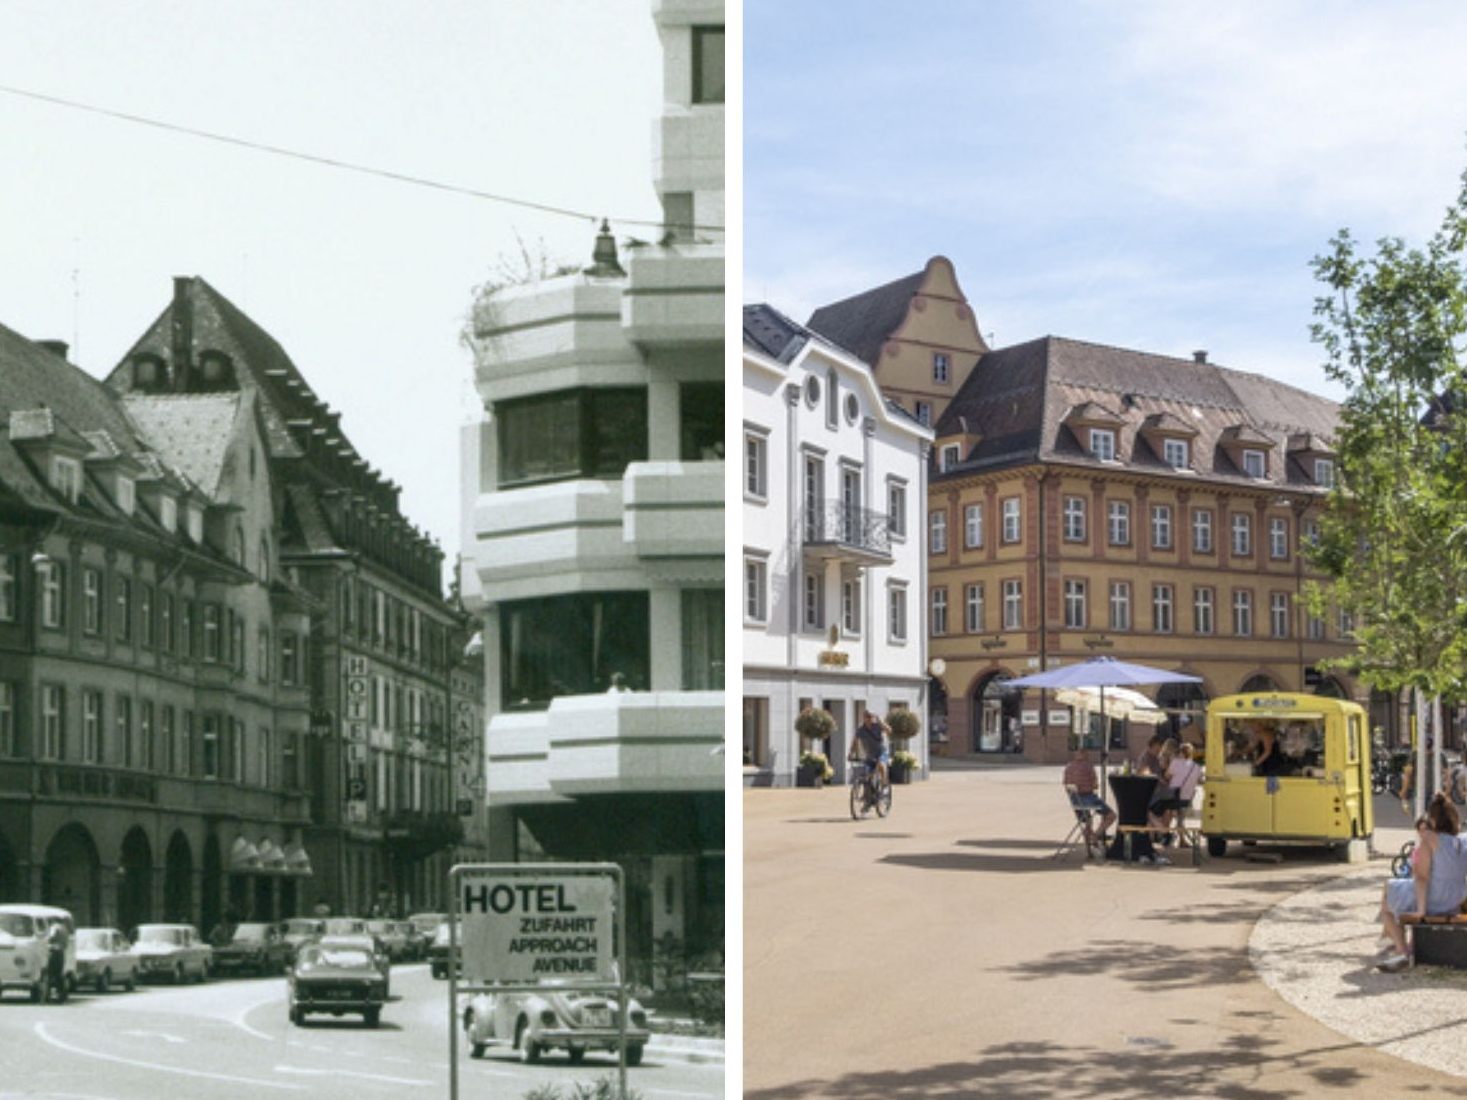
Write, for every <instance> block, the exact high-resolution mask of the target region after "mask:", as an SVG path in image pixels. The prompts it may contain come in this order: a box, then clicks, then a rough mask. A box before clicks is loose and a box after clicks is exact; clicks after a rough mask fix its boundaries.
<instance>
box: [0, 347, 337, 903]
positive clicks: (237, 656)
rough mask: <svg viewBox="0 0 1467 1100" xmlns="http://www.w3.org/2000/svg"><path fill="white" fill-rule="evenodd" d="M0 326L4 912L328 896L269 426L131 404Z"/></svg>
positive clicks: (202, 400) (254, 407) (212, 400)
mask: <svg viewBox="0 0 1467 1100" xmlns="http://www.w3.org/2000/svg"><path fill="white" fill-rule="evenodd" d="M65 352H66V349H65V346H64V345H55V344H47V345H38V344H34V343H31V342H30V341H27V340H25V339H23V338H21V337H20V336H18V335H16V334H15V333H14V332H11V331H10V330H8V329H4V328H0V899H3V900H5V901H44V902H50V903H53V904H57V905H62V906H65V907H66V908H68V909H70V910H72V912H73V913H74V914H75V916H76V918H77V921H78V923H79V924H86V925H99V924H101V925H117V926H120V927H123V928H128V927H132V926H133V925H136V924H138V923H140V922H145V921H150V920H173V921H189V922H195V923H199V924H201V925H202V926H203V927H204V928H205V929H208V928H210V927H212V926H213V925H214V924H215V923H216V922H218V921H219V919H220V917H221V916H222V915H223V913H224V912H225V911H226V909H229V908H232V909H234V910H235V911H236V912H237V913H239V914H241V915H245V914H251V915H254V916H257V917H260V918H268V917H273V916H279V915H288V914H291V913H294V912H295V911H296V909H297V907H298V906H299V905H300V904H302V903H303V902H304V901H305V900H306V899H307V898H308V897H310V896H311V895H312V893H313V889H312V884H313V881H314V877H315V876H314V874H313V861H312V859H311V857H310V855H309V853H308V851H307V849H306V846H305V844H304V840H305V836H306V833H307V831H308V829H309V827H310V823H311V816H310V806H309V799H308V796H307V794H306V775H307V773H306V766H305V765H306V751H307V744H308V725H309V713H310V705H309V692H308V687H307V684H306V678H305V669H304V666H303V664H302V663H301V654H302V652H303V651H304V648H305V645H306V638H307V635H308V633H309V630H310V621H311V619H310V617H311V615H312V614H313V613H314V612H315V610H316V601H315V600H314V599H313V598H312V597H311V596H310V595H309V594H308V593H306V592H305V591H304V590H302V589H301V588H300V587H299V586H298V585H297V584H295V583H294V582H293V581H292V580H291V579H290V578H289V576H288V575H287V574H286V571H285V570H283V569H282V568H281V562H280V547H279V545H278V543H277V541H276V539H275V537H274V525H273V513H272V498H273V495H274V493H275V490H276V486H275V484H274V481H273V470H272V468H271V465H270V463H269V461H268V460H267V457H266V455H267V450H268V427H267V425H266V423H265V419H264V417H263V415H262V411H261V408H260V404H259V402H258V400H257V399H256V397H255V395H253V394H251V393H247V392H241V391H238V390H234V391H224V390H218V391H214V392H208V393H193V394H182V393H175V392H167V393H163V392H158V393H149V394H148V395H146V396H143V395H137V396H132V397H128V398H125V399H124V398H122V397H120V396H119V395H117V394H115V393H113V392H111V391H109V390H108V389H107V388H105V387H104V386H103V385H101V384H100V383H99V382H97V381H96V380H95V379H93V378H91V377H90V376H88V375H86V374H85V373H83V372H82V371H81V370H79V369H78V368H76V367H74V366H72V365H71V364H70V363H68V362H67V361H66V358H65Z"/></svg>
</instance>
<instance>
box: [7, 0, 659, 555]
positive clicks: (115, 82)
mask: <svg viewBox="0 0 1467 1100" xmlns="http://www.w3.org/2000/svg"><path fill="white" fill-rule="evenodd" d="M660 56H661V55H660V51H659V49H658V43H657V33H656V28H655V25H654V24H653V21H652V16H651V4H650V3H649V0H494V2H492V3H484V2H455V0H432V2H428V3H415V2H410V0H395V2H392V3H382V2H375V3H368V2H344V0H312V2H311V3H309V4H300V3H293V2H283V0H211V2H210V3H208V4H200V3H194V2H182V0H135V2H131V3H128V4H115V3H110V2H106V0H86V2H75V0H73V2H67V0H58V2H54V3H44V4H43V3H29V2H20V0H0V85H5V86H7V87H10V88H17V89H22V90H24V91H28V92H34V93H40V94H44V95H49V96H55V97H60V98H64V99H70V100H76V101H80V102H83V103H87V104H91V105H94V106H97V107H103V108H106V109H108V110H112V111H118V112H123V113H128V114H134V115H141V116H146V117H149V118H154V119H158V120H160V121H164V122H168V123H172V124H176V125H181V126H186V127H191V128H195V129H200V130H205V131H210V132H214V133H219V134H224V135H228V136H231V137H236V138H241V139H245V140H248V141H253V142H257V143H262V144H268V145H275V146H280V147H284V148H288V149H293V150H299V151H302V152H307V153H310V154H313V155H316V156H322V157H327V158H333V159H337V160H342V161H349V162H356V163H359V164H363V165H367V166H371V167H375V168H380V169H385V170H388V171H393V172H399V173H403V174H407V175H414V176H421V177H427V178H429V179H432V180H436V181H440V182H444V183H451V184H456V185H459V186H462V187H466V188H470V189H474V190H479V191H487V192H493V193H499V194H506V195H511V196H515V197H520V198H525V199H529V200H533V201H537V202H542V203H548V204H552V205H557V206H563V207H569V208H571V209H574V210H577V211H584V212H587V213H588V214H591V215H602V214H604V215H609V216H611V217H612V218H613V229H614V230H617V231H618V236H619V237H625V236H641V237H644V238H645V237H646V236H647V235H648V233H649V232H652V231H651V230H647V229H645V228H642V227H637V226H630V225H621V226H618V224H617V222H616V220H615V219H618V218H625V219H651V220H653V221H657V220H659V218H660V207H659V205H658V203H657V201H656V195H655V193H654V191H653V188H652V182H651V133H652V125H653V120H654V118H655V116H656V114H657V113H658V111H659V109H660V98H661V86H662V74H661V61H660ZM0 162H3V163H4V165H5V169H4V171H3V172H0V256H3V257H4V260H3V262H0V324H4V325H6V326H7V327H9V328H11V329H14V330H15V331H17V332H19V333H21V334H22V335H24V336H27V337H30V338H31V339H47V338H55V339H61V340H66V341H67V342H69V343H71V344H72V345H73V348H72V353H71V358H72V360H73V362H75V363H77V364H78V365H79V366H81V367H82V368H84V369H85V370H87V371H89V372H90V373H92V374H94V375H97V376H99V377H100V376H102V375H105V374H107V373H108V372H110V371H111V370H112V368H113V367H114V366H116V365H117V363H118V362H119V361H120V360H121V359H122V357H123V356H124V354H125V353H126V352H127V350H128V348H129V347H131V346H132V344H133V343H134V342H135V341H136V340H137V338H138V337H139V336H141V335H142V333H143V332H144V331H145V330H146V329H147V328H148V326H149V325H150V324H151V323H152V322H153V320H154V319H155V318H156V317H157V316H158V314H159V313H161V312H162V311H163V309H164V308H165V307H166V306H167V305H168V302H169V299H170V297H171V294H172V277H173V276H175V275H202V276H203V277H204V278H205V279H207V280H208V281H209V282H210V283H211V284H213V285H214V286H215V287H216V288H217V289H218V290H219V291H221V292H222V293H223V294H224V295H225V296H226V297H227V298H229V299H230V300H231V301H233V302H234V303H235V304H236V305H238V306H239V307H240V308H242V309H243V310H244V311H245V312H246V313H248V314H249V315H250V316H251V317H252V318H254V320H255V321H257V322H258V323H259V324H260V325H262V326H263V327H264V328H265V329H266V331H268V332H270V333H271V334H272V335H273V336H274V337H275V338H276V339H277V340H278V341H279V342H280V343H281V345H282V346H283V347H284V348H285V350H286V352H287V353H288V354H289V355H290V356H291V358H292V360H293V361H294V362H295V364H296V366H297V367H299V368H300V370H301V372H302V373H303V374H304V376H305V377H306V379H307V381H308V382H309V383H310V384H311V386H312V388H313V389H314V390H315V391H316V393H317V394H318V395H320V396H321V398H322V399H323V400H325V401H326V402H327V403H328V404H330V405H331V406H332V407H333V408H334V409H336V410H338V411H340V412H341V413H342V427H343V429H344V431H345V432H346V434H347V435H348V436H349V437H350V439H351V440H352V442H353V443H354V444H355V445H356V447H357V450H358V451H359V452H360V453H361V454H362V455H363V456H364V457H365V458H366V459H367V461H369V462H370V463H372V464H373V465H374V466H375V467H377V468H378V469H380V470H381V471H382V472H383V474H384V475H385V476H386V477H388V478H391V479H392V480H394V481H396V482H398V483H399V484H400V485H401V486H402V497H401V501H402V507H403V510H404V512H405V514H406V515H407V517H408V519H410V520H411V521H413V522H414V523H416V524H417V525H418V526H419V527H420V528H423V529H425V530H427V531H428V532H429V533H430V534H431V535H432V536H433V537H435V538H436V539H437V540H438V541H439V542H440V544H441V545H442V547H443V549H444V551H445V553H446V554H447V556H448V561H449V563H452V561H453V556H454V554H455V553H456V552H457V548H458V529H459V515H458V500H459V497H458V476H459V459H458V426H459V425H460V424H462V423H464V422H465V421H466V420H467V419H469V416H470V415H471V414H472V412H473V410H474V408H475V405H474V396H473V390H472V385H471V378H472V360H471V357H470V355H469V353H468V352H467V351H466V350H464V349H463V348H462V347H461V346H460V343H459V332H460V330H461V328H462V325H463V322H464V318H465V316H466V313H467V310H468V308H469V305H470V303H471V301H472V291H473V288H474V287H475V286H477V285H479V284H480V283H482V282H484V281H485V280H486V279H489V278H492V277H494V276H496V275H497V274H499V273H500V272H501V271H502V270H504V269H505V268H506V267H508V268H510V269H513V268H514V267H516V266H518V267H520V268H523V263H522V262H521V261H519V260H518V259H517V257H518V256H519V255H520V252H521V244H523V246H524V250H525V251H527V252H528V253H530V254H531V255H532V256H537V257H538V256H539V255H541V254H544V255H546V256H547V257H549V258H551V259H552V260H553V261H560V260H570V261H581V262H585V263H589V262H590V256H591V249H592V246H593V244H594V237H595V227H594V225H593V224H592V223H591V222H590V221H588V220H583V219H572V218H564V217H555V216H548V215H545V214H538V213H533V212H530V211H526V210H522V209H517V208H515V207H510V206H505V205H501V204H498V203H492V202H488V201H485V200H483V199H478V198H471V197H466V196H463V195H458V194H452V193H448V192H443V191H439V190H432V189H428V188H423V187H417V186H410V185H407V184H403V183H397V182H390V181H387V180H384V179H378V178H374V177H368V176H363V175H358V174H353V173H349V172H346V171H341V170H338V169H331V168H326V167H322V166H319V165H316V164H310V163H304V162H301V161H297V160H292V159H286V158H282V157H279V156H274V155H270V154H266V153H261V152H255V151H251V150H246V149H241V148H236V147H233V146H229V145H223V144H219V143H215V142H211V141H207V140H201V139H198V138H193V137H187V136H183V135H180V134H177V133H172V132H165V131H161V130H157V129H153V128H147V127H143V126H139V125H136V124H134V123H130V122H125V121H119V120H116V119H113V118H109V117H102V116H99V115H95V114H89V113H85V112H82V111H78V110H73V109H67V108H62V107H59V106H55V105H52V104H50V103H43V102H38V101H35V100H32V99H27V98H23V97H18V96H16V95H13V94H10V93H6V92H0ZM0 384H3V379H0Z"/></svg>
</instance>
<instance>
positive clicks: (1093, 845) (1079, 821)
mask: <svg viewBox="0 0 1467 1100" xmlns="http://www.w3.org/2000/svg"><path fill="white" fill-rule="evenodd" d="M1065 794H1066V795H1068V796H1069V799H1070V809H1071V810H1072V811H1073V812H1074V814H1075V824H1074V825H1072V826H1071V827H1070V831H1069V832H1068V833H1067V834H1066V835H1065V839H1064V840H1062V841H1060V844H1059V847H1058V848H1056V849H1055V850H1054V854H1053V855H1051V856H1050V857H1049V858H1050V859H1059V857H1060V856H1062V855H1065V854H1067V853H1068V852H1069V851H1070V849H1071V848H1074V847H1076V846H1078V845H1081V844H1083V845H1084V846H1085V858H1086V859H1094V858H1096V857H1098V856H1101V855H1104V854H1105V845H1104V844H1103V843H1101V840H1100V836H1099V834H1098V833H1097V832H1096V831H1095V822H1094V818H1095V815H1096V814H1098V813H1100V812H1101V811H1100V810H1099V809H1097V808H1096V807H1094V806H1087V805H1085V804H1083V803H1082V802H1081V801H1080V788H1079V787H1076V786H1075V785H1074V784H1073V783H1066V784H1065Z"/></svg>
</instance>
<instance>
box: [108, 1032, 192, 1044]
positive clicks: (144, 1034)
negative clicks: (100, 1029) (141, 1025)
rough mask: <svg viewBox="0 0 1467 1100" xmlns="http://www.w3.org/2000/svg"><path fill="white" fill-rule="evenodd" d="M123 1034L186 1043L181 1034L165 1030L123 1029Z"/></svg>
mask: <svg viewBox="0 0 1467 1100" xmlns="http://www.w3.org/2000/svg"><path fill="white" fill-rule="evenodd" d="M122 1034H124V1035H135V1036H137V1037H138V1038H139V1039H162V1040H163V1041H164V1042H165V1043H186V1042H188V1040H187V1039H185V1038H183V1036H181V1035H169V1034H168V1032H166V1031H124V1032H123V1033H122Z"/></svg>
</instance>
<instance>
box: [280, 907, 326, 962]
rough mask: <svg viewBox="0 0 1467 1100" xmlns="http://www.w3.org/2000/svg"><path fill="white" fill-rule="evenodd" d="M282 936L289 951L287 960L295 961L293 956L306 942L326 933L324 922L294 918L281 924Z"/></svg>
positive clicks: (311, 918) (312, 918)
mask: <svg viewBox="0 0 1467 1100" xmlns="http://www.w3.org/2000/svg"><path fill="white" fill-rule="evenodd" d="M280 927H281V930H282V935H281V938H282V939H283V940H284V941H285V946H286V948H287V949H288V950H289V956H288V958H289V960H290V961H292V962H294V961H295V954H296V952H297V951H299V950H300V948H301V945H302V944H303V943H306V942H307V941H308V940H313V939H315V938H316V937H317V936H320V935H323V934H324V933H325V932H326V922H325V921H323V920H320V919H319V918H316V917H296V918H294V919H293V920H288V921H283V922H281V925H280Z"/></svg>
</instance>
